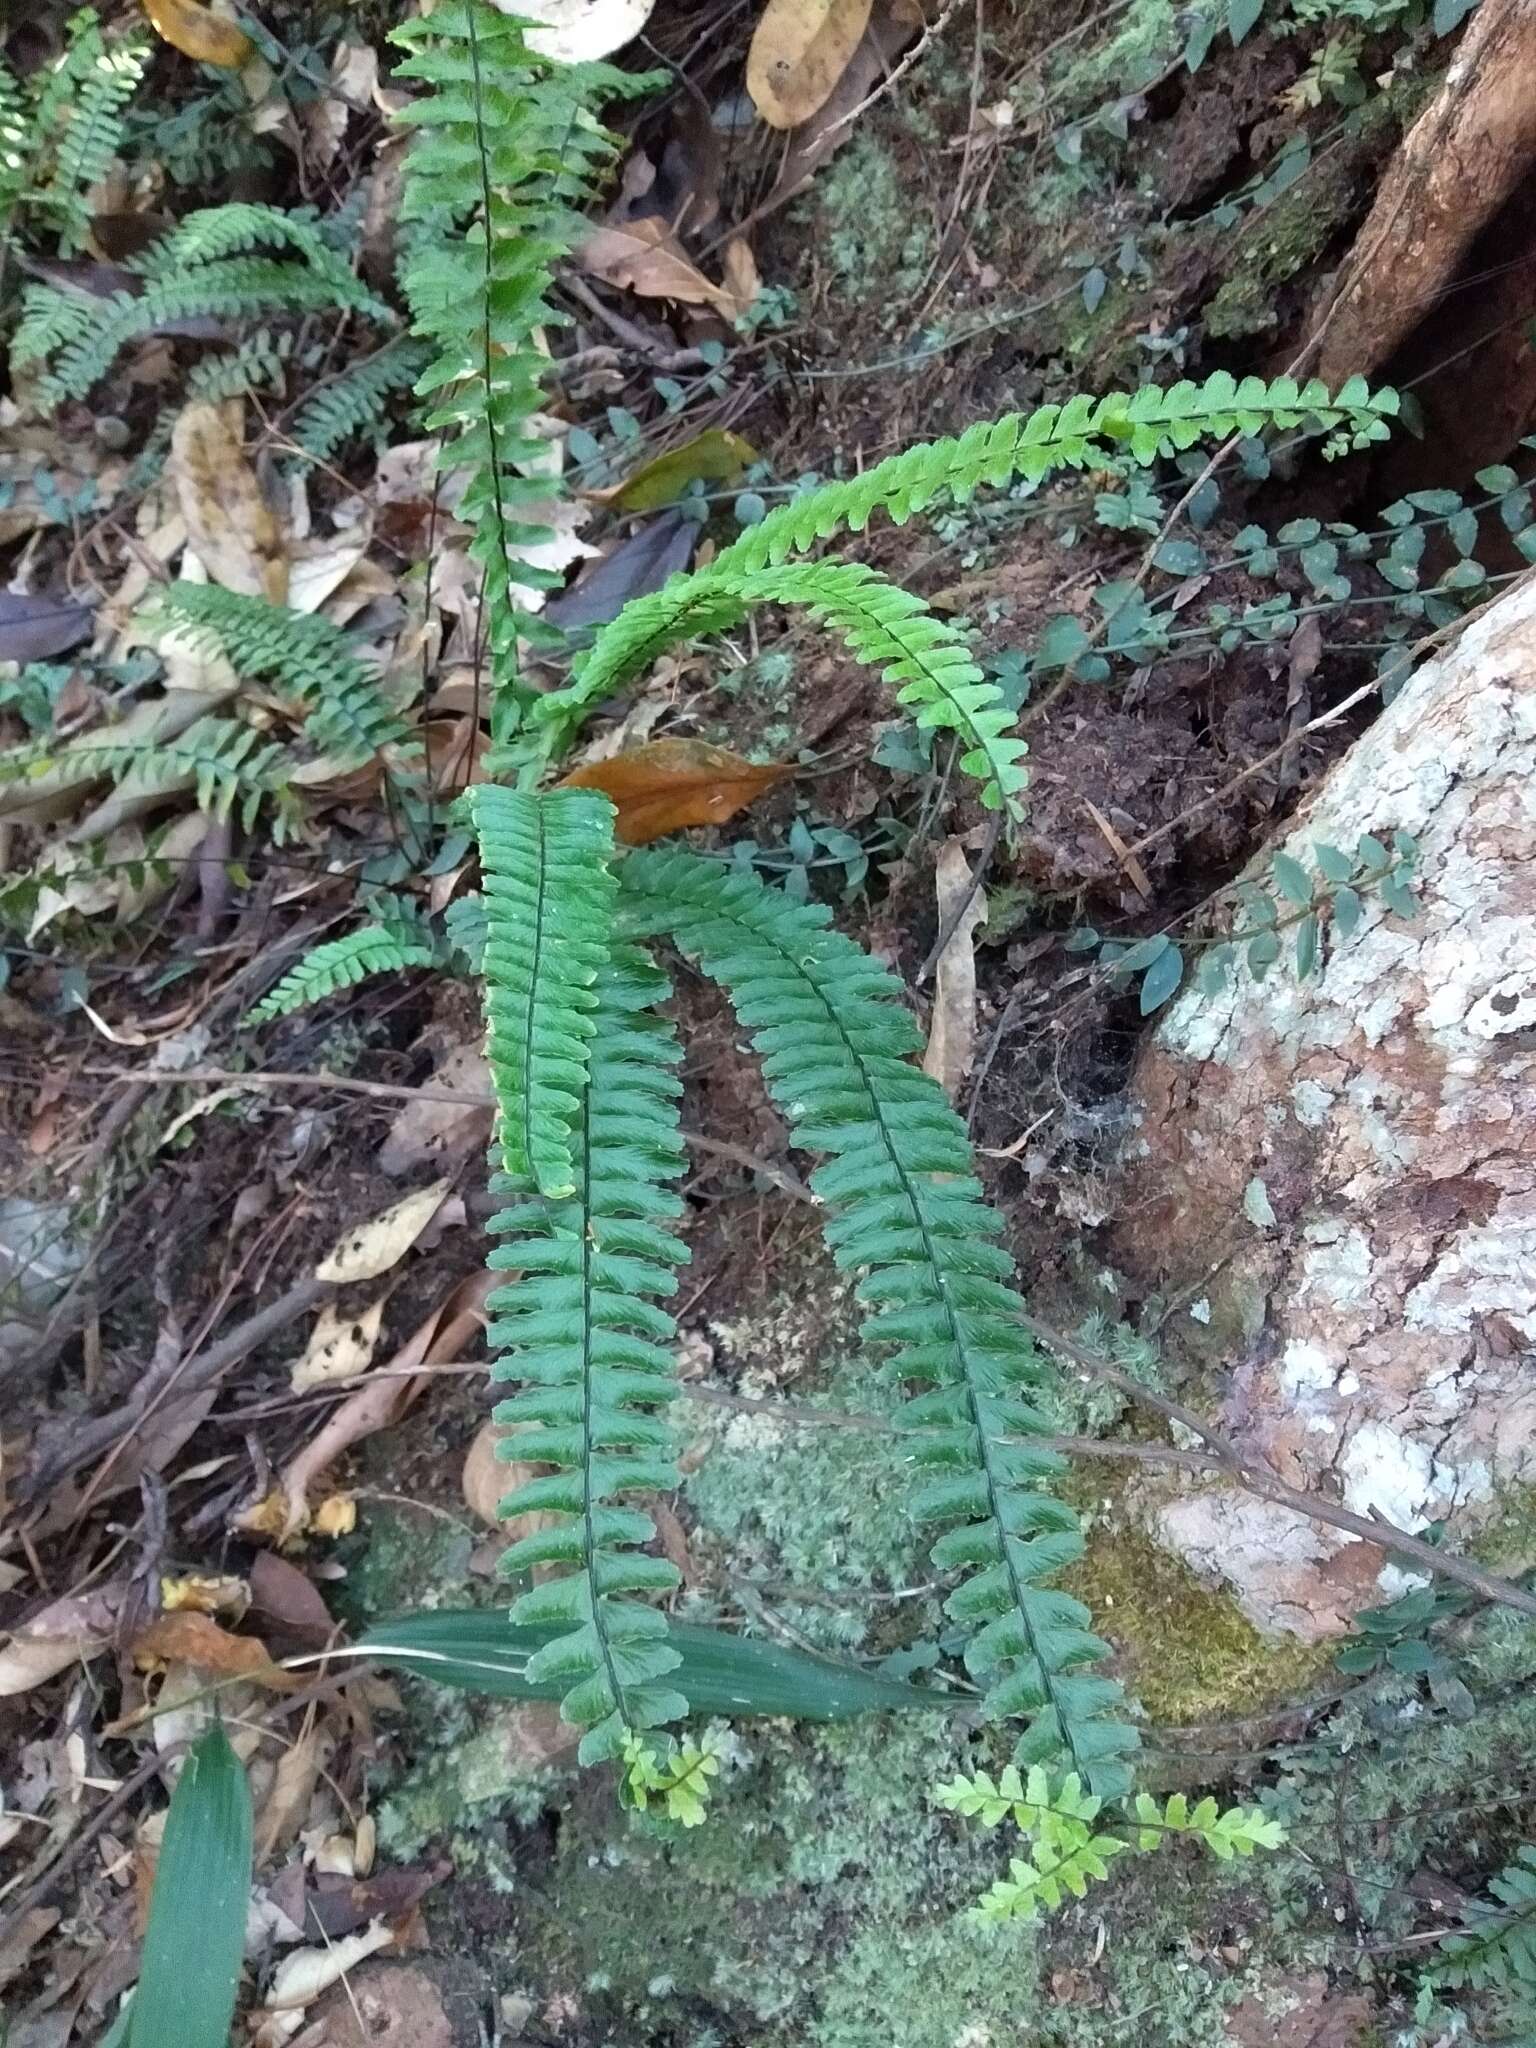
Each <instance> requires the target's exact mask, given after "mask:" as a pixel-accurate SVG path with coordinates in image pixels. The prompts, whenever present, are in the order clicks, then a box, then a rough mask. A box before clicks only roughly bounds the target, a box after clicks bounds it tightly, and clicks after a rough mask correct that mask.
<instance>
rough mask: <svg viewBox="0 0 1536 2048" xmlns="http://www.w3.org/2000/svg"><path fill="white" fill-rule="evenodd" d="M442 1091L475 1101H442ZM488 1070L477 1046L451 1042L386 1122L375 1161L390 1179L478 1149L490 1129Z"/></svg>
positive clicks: (490, 1108) (482, 1054) (486, 1139)
mask: <svg viewBox="0 0 1536 2048" xmlns="http://www.w3.org/2000/svg"><path fill="white" fill-rule="evenodd" d="M444 1095H469V1096H475V1095H478V1096H479V1097H480V1098H481V1101H480V1102H479V1103H473V1102H443V1101H440V1100H438V1099H437V1098H438V1097H440V1096H444ZM491 1113H492V1101H491V1070H490V1068H489V1067H488V1066H487V1065H486V1063H485V1054H484V1053H483V1052H482V1051H481V1049H480V1047H479V1046H478V1045H460V1046H456V1047H455V1048H454V1049H453V1051H452V1052H450V1053H449V1054H448V1055H447V1057H446V1058H445V1059H444V1060H443V1061H442V1063H441V1065H440V1066H439V1067H438V1068H437V1069H436V1071H435V1072H434V1073H433V1075H432V1078H431V1080H430V1081H428V1082H427V1084H426V1086H425V1087H424V1089H423V1090H422V1092H421V1094H420V1095H417V1096H413V1097H412V1098H411V1100H410V1101H409V1102H407V1103H406V1105H405V1107H404V1108H403V1109H402V1110H401V1111H400V1112H399V1114H398V1115H397V1116H396V1118H395V1120H394V1122H393V1123H392V1124H391V1125H390V1127H389V1130H388V1133H387V1134H386V1136H385V1139H384V1142H383V1144H382V1145H381V1146H380V1147H379V1165H380V1167H381V1168H382V1170H383V1171H384V1172H385V1173H387V1174H388V1175H389V1176H390V1178H391V1179H395V1178H397V1177H398V1176H399V1175H400V1174H402V1173H409V1172H410V1171H411V1169H412V1168H413V1167H417V1166H421V1165H424V1164H431V1165H433V1166H437V1165H449V1164H451V1163H456V1162H457V1161H458V1159H460V1158H462V1157H467V1156H468V1154H469V1153H470V1152H471V1151H473V1150H474V1149H475V1148H476V1147H477V1146H480V1147H483V1146H484V1145H485V1144H486V1143H487V1142H488V1141H489V1138H490V1131H491Z"/></svg>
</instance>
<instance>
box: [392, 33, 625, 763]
mask: <svg viewBox="0 0 1536 2048" xmlns="http://www.w3.org/2000/svg"><path fill="white" fill-rule="evenodd" d="M392 39H393V40H394V41H395V42H397V43H399V44H401V45H402V46H403V47H404V48H405V50H406V52H407V56H406V58H405V61H404V62H403V63H402V64H401V65H400V66H399V67H398V75H400V76H403V77H407V78H417V79H420V80H421V81H422V82H423V83H424V84H426V85H427V86H429V87H430V88H431V90H430V91H429V92H428V93H427V94H426V95H425V96H424V97H423V98H421V99H420V100H418V101H416V102H415V103H414V104H413V105H411V106H409V107H407V108H406V109H405V110H404V112H403V113H402V114H401V116H400V119H401V120H402V121H403V122H405V123H406V124H407V125H408V126H410V127H411V128H413V129H414V130H415V135H414V138H413V141H412V144H411V151H410V156H409V158H408V160H407V170H406V182H405V192H404V199H403V204H402V218H403V220H404V221H405V222H406V223H407V224H409V225H412V226H414V228H415V232H414V233H413V235H412V237H411V239H410V242H409V245H408V248H407V253H406V257H405V261H404V263H403V265H402V282H403V284H404V286H405V291H406V297H407V298H408V300H409V302H410V307H411V316H412V321H413V331H414V332H415V333H416V334H418V335H421V336H423V337H424V338H425V339H426V340H428V341H429V342H430V343H431V345H432V348H433V359H432V362H431V364H430V365H429V367H428V368H427V370H426V371H425V373H424V374H423V376H422V377H421V379H420V382H419V383H418V385H417V390H418V392H419V393H420V394H421V396H422V397H424V398H427V399H429V400H430V401H431V405H430V409H429V411H428V413H427V417H426V421H425V425H426V427H427V429H428V431H429V432H436V433H441V434H442V436H443V449H442V455H441V461H442V464H443V467H444V468H454V469H464V468H467V469H468V470H469V471H470V473H471V480H470V483H469V486H468V489H467V490H466V492H465V494H464V498H463V500H462V502H461V507H460V510H461V515H462V516H463V517H464V518H465V519H466V520H468V521H469V522H471V523H472V524H473V525H474V528H475V537H474V540H473V541H472V543H471V548H470V552H471V554H472V556H473V557H474V559H475V560H476V561H477V562H478V563H479V564H480V566H481V569H482V572H483V575H484V579H485V580H484V591H485V607H486V619H487V644H488V648H489V655H490V663H491V673H492V677H493V679H494V680H495V682H496V685H497V691H496V700H495V704H494V706H493V723H495V724H496V728H497V729H496V737H498V738H500V737H502V736H503V728H505V729H508V730H509V729H510V726H511V723H512V722H513V721H515V719H516V717H517V716H518V714H519V712H520V711H521V709H522V708H523V697H522V693H521V692H519V691H518V689H517V640H518V629H519V617H518V607H517V602H516V597H515V592H514V586H521V587H522V588H525V589H542V588H546V587H548V586H549V585H550V583H551V582H552V581H553V580H555V579H553V578H552V577H551V576H550V574H549V573H548V572H547V571H545V570H542V569H539V568H536V567H534V566H532V565H530V564H529V563H527V562H526V561H524V560H523V559H522V551H523V550H524V549H526V548H527V547H529V546H531V545H532V544H533V543H535V542H536V541H538V540H541V539H543V538H544V537H545V535H544V533H543V530H542V529H541V528H539V527H538V526H535V525H532V524H530V523H528V522H527V521H526V520H525V519H522V518H520V517H519V507H521V506H524V505H527V504H528V503H530V502H533V501H536V500H538V499H540V498H546V497H547V496H548V484H547V482H544V483H540V482H539V481H538V480H537V478H535V477H531V476H530V475H529V474H527V472H528V471H530V470H532V469H533V468H535V467H536V466H537V464H538V461H539V459H540V456H541V454H542V453H544V452H545V450H544V444H543V443H542V442H540V441H539V439H538V438H537V437H536V436H534V435H532V434H530V433H529V431H528V424H527V423H528V420H529V417H530V415H531V414H533V413H535V412H537V411H538V409H539V405H540V402H541V399H542V392H543V378H544V373H545V371H546V369H547V368H548V357H547V356H546V355H545V354H544V352H543V350H542V349H541V347H540V346H539V341H538V337H539V335H540V332H541V330H543V329H546V328H548V327H550V326H552V325H555V324H558V320H559V316H558V315H557V314H556V313H555V312H554V310H553V309H552V307H551V306H550V304H549V301H548V292H549V289H550V285H551V282H552V279H553V270H554V265H555V264H556V263H557V262H559V261H560V260H561V259H562V258H563V257H565V256H566V255H567V254H568V253H569V250H570V248H571V245H572V242H573V240H574V238H575V235H576V233H577V231H578V229H577V224H576V220H575V212H574V209H575V206H576V205H577V204H578V203H579V202H580V201H581V200H582V199H583V198H584V197H585V196H586V194H587V192H588V191H589V190H590V188H591V186H592V184H593V183H594V181H595V177H596V173H597V171H598V169H599V167H600V166H601V165H602V164H603V163H604V162H606V160H607V159H608V157H609V156H610V155H611V153H612V148H613V145H612V141H611V139H610V138H609V137H608V136H607V135H606V134H605V132H604V131H603V130H602V129H601V128H600V127H599V126H598V124H597V122H596V120H595V119H594V118H593V115H592V112H591V109H592V107H593V106H594V105H596V104H597V103H598V102H599V101H601V100H603V99H611V98H615V97H619V96H621V95H626V94H633V93H635V92H637V91H643V90H644V89H645V88H646V85H647V83H648V81H647V80H645V79H636V78H633V77H630V76H628V75H626V74H625V73H622V72H619V71H615V70H613V69H611V68H610V67H608V66H606V65H596V64H590V65H588V64H584V65H561V64H551V63H548V62H546V61H545V60H544V59H542V58H540V57H538V56H537V55H535V53H534V52H533V51H531V50H530V49H529V48H528V45H527V44H526V42H525V41H524V40H523V35H522V30H521V28H520V27H519V26H518V24H517V23H516V22H515V21H510V20H508V19H507V17H506V16H505V15H503V14H501V13H500V12H499V11H498V10H497V9H496V8H495V7H493V6H490V5H489V4H487V0H444V4H443V5H441V6H439V7H437V8H435V9H434V10H433V12H432V14H431V15H430V16H429V17H428V18H426V19H424V20H420V21H411V22H407V23H405V24H403V25H402V26H401V27H399V28H397V29H395V30H393V31H392ZM523 624H524V630H527V623H526V621H524V622H523Z"/></svg>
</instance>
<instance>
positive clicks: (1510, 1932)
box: [1428, 1842, 1536, 1998]
mask: <svg viewBox="0 0 1536 2048" xmlns="http://www.w3.org/2000/svg"><path fill="white" fill-rule="evenodd" d="M1488 1890H1489V1893H1490V1894H1491V1899H1492V1903H1490V1902H1489V1901H1487V1900H1482V1899H1479V1900H1478V1901H1477V1902H1476V1903H1475V1904H1474V1905H1473V1906H1472V1907H1470V1908H1469V1910H1468V1911H1467V1913H1466V1916H1465V1917H1466V1928H1465V1931H1464V1932H1462V1933H1458V1934H1447V1935H1445V1936H1444V1937H1443V1938H1442V1940H1441V1943H1440V1948H1441V1951H1442V1953H1443V1955H1444V1957H1445V1961H1444V1962H1440V1963H1437V1964H1436V1965H1435V1966H1434V1968H1433V1969H1432V1970H1431V1971H1429V1972H1428V1981H1429V1982H1430V1984H1431V1985H1432V1986H1433V1988H1434V1989H1435V1990H1437V1991H1438V1990H1450V1991H1456V1990H1460V1989H1461V1988H1462V1987H1463V1986H1464V1985H1465V1986H1468V1987H1470V1988H1471V1989H1472V1990H1474V1991H1485V1990H1487V1989H1489V1987H1490V1986H1491V1987H1494V1988H1497V1989H1500V1990H1504V1989H1514V1990H1518V1991H1519V1992H1520V1993H1522V1994H1523V1995H1524V1996H1525V1997H1526V1998H1536V1846H1533V1845H1532V1844H1531V1843H1529V1842H1527V1843H1524V1844H1523V1845H1522V1846H1521V1848H1520V1850H1519V1851H1518V1853H1517V1854H1516V1857H1515V1860H1514V1862H1513V1863H1507V1864H1506V1865H1505V1866H1504V1868H1503V1869H1502V1870H1501V1871H1500V1872H1499V1874H1498V1876H1497V1877H1496V1878H1494V1879H1493V1881H1492V1883H1491V1884H1490V1885H1489V1887H1488Z"/></svg>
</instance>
